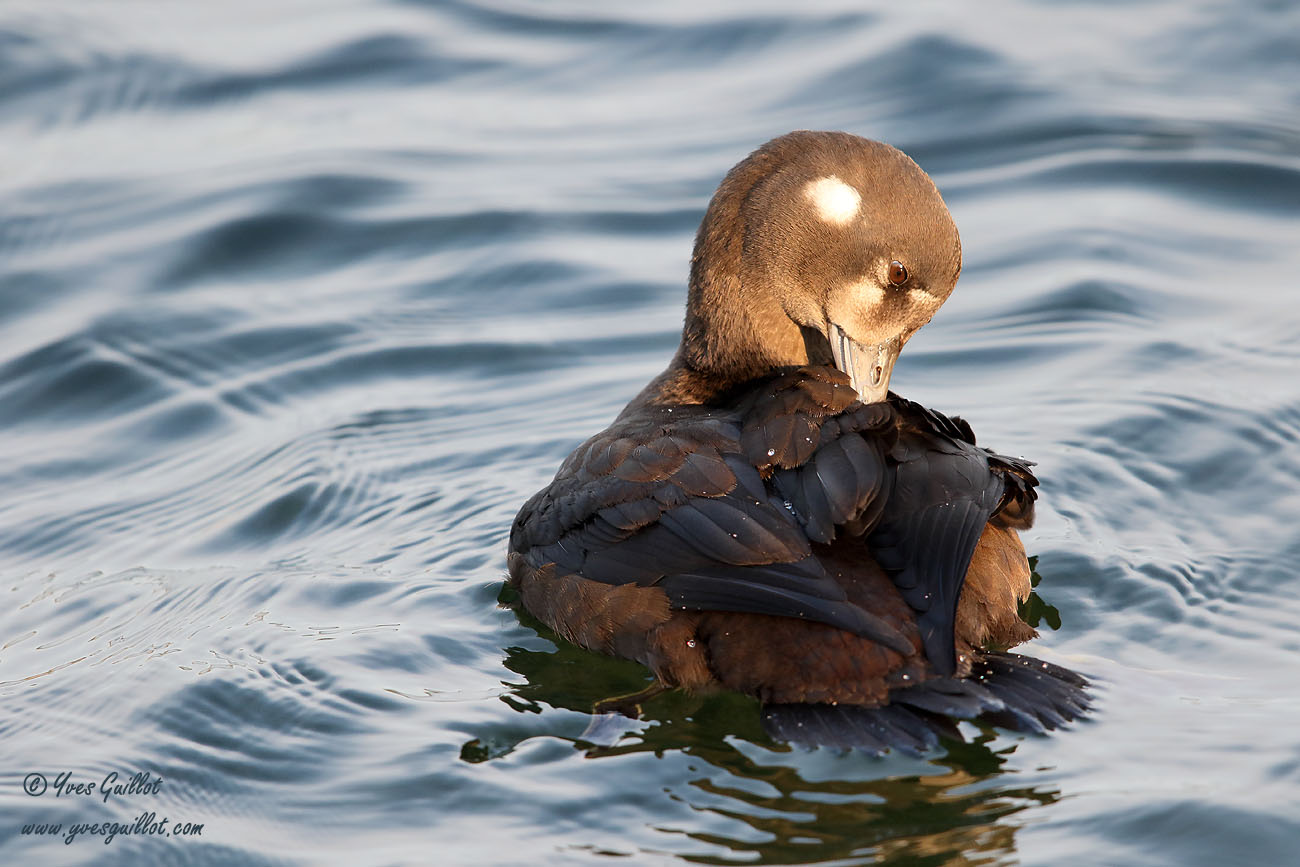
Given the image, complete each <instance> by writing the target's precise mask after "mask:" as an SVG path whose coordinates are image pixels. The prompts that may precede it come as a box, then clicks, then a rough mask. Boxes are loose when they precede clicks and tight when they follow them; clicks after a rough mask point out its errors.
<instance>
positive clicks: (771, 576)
mask: <svg viewBox="0 0 1300 867" xmlns="http://www.w3.org/2000/svg"><path fill="white" fill-rule="evenodd" d="M847 382H848V380H847V378H845V377H843V376H842V375H841V374H839V373H838V372H836V371H834V370H833V369H822V368H817V369H812V370H811V371H801V372H799V373H798V374H790V375H787V376H785V377H780V378H778V379H777V380H776V381H773V382H769V383H766V384H764V385H762V386H759V387H757V388H756V389H754V390H753V391H752V392H751V393H750V394H749V395H748V396H747V397H746V398H745V399H742V400H741V401H739V402H738V403H737V404H736V405H735V406H734V407H733V408H729V409H717V408H704V407H687V406H677V407H672V408H671V410H669V409H668V408H663V407H645V408H641V409H640V410H637V411H635V412H633V413H630V414H625V415H624V417H621V418H620V419H619V420H618V421H616V422H615V424H614V425H613V426H611V427H610V428H609V429H607V430H606V431H604V432H603V433H601V434H598V435H597V436H595V437H593V438H592V439H590V440H588V441H587V442H586V443H584V444H583V445H581V446H579V447H578V449H577V450H575V451H574V453H573V454H572V455H571V456H570V457H569V459H568V460H567V461H565V463H564V465H563V466H561V468H560V471H559V473H558V474H557V475H556V478H555V481H554V482H552V484H551V485H550V486H549V487H548V488H546V489H545V490H543V491H541V492H540V493H539V494H537V495H536V496H534V497H533V498H532V499H531V500H530V501H529V502H528V503H526V504H525V506H524V508H523V509H522V510H521V512H520V514H519V517H518V518H516V521H515V525H514V528H513V530H512V533H511V550H512V551H516V552H519V553H520V554H521V555H522V556H523V557H524V559H525V561H526V562H527V563H528V564H529V565H530V566H532V567H533V568H534V569H539V568H541V567H543V566H545V565H547V564H550V563H554V564H555V566H556V569H557V571H558V572H559V573H561V574H563V573H568V574H577V575H581V576H582V577H583V578H586V579H589V580H592V581H599V582H603V583H606V584H627V583H635V584H640V585H643V586H655V587H659V588H660V589H662V590H663V591H664V592H665V593H666V594H667V596H668V598H669V601H670V603H671V604H673V605H674V606H676V607H678V608H682V609H692V610H710V611H737V612H749V613H758V614H774V615H779V616H784V617H799V618H805V619H809V620H816V621H820V622H822V623H827V624H830V625H832V626H836V627H839V628H842V629H847V630H850V631H852V632H854V633H857V634H859V635H863V636H865V637H868V638H871V639H873V640H876V641H879V642H880V643H882V644H884V645H886V646H888V647H891V648H893V649H895V650H897V651H898V652H899V653H903V654H909V655H910V654H911V653H914V652H915V648H914V646H913V644H912V641H910V640H909V639H908V638H906V637H905V636H904V635H903V634H902V633H901V632H899V630H898V629H897V628H896V627H894V626H893V625H891V624H889V623H888V622H886V621H885V620H883V619H882V618H880V617H877V616H876V615H874V614H872V613H870V612H868V611H866V610H864V609H863V608H861V607H859V606H857V605H855V604H853V603H851V602H849V601H848V600H847V597H846V594H845V592H844V589H843V588H842V587H841V586H840V585H839V584H838V583H837V582H836V581H835V579H834V578H832V577H831V576H830V575H829V574H827V572H826V570H825V569H824V568H823V567H822V565H821V563H820V561H819V560H818V558H817V557H816V556H815V555H814V554H813V551H812V542H813V541H819V540H821V539H823V538H827V537H826V536H825V534H816V535H810V534H809V532H808V531H807V529H806V526H805V521H804V520H803V518H802V516H801V513H800V512H799V511H798V510H797V508H796V507H795V506H794V505H793V502H792V501H791V500H790V499H788V498H787V496H785V495H784V494H783V493H782V492H781V490H780V489H779V488H778V487H777V486H776V485H775V484H774V482H773V481H772V476H773V475H774V474H775V473H777V472H780V471H782V470H789V469H793V468H794V467H796V466H798V465H807V469H808V472H809V473H811V474H812V475H813V476H816V474H817V473H818V471H820V472H821V473H822V475H824V476H825V478H826V480H827V483H826V484H825V485H824V486H819V485H818V484H814V483H809V484H808V485H807V486H806V494H805V493H804V492H803V489H801V492H800V493H791V494H790V496H792V497H795V499H798V500H800V502H802V498H803V497H805V496H818V495H819V494H820V496H819V499H818V500H817V502H818V504H819V505H820V504H821V503H823V502H825V503H826V508H827V509H828V510H829V512H827V514H828V515H830V516H831V517H830V518H829V519H828V520H836V519H841V518H848V517H851V516H852V515H854V514H856V513H857V512H860V511H861V509H859V508H857V505H858V504H860V503H863V502H867V501H870V500H871V499H872V498H873V497H874V496H877V495H878V494H879V492H880V491H881V490H883V484H884V481H885V479H884V476H883V474H882V472H881V471H882V470H883V467H884V458H883V453H880V452H879V447H877V448H876V449H875V453H874V454H873V453H872V449H871V448H868V447H866V446H865V442H866V441H865V440H864V439H863V438H861V437H858V438H857V439H858V440H859V441H860V445H859V446H856V447H855V446H852V445H850V446H849V447H848V451H847V452H846V451H845V450H844V448H843V447H840V448H832V449H831V450H830V451H826V452H825V456H824V457H822V456H820V455H821V454H822V451H823V450H825V449H827V448H828V447H831V446H833V444H834V443H835V442H836V441H837V440H840V439H843V438H844V437H843V434H844V431H845V430H852V429H853V428H854V426H855V425H857V426H862V425H864V424H866V423H867V422H868V421H870V420H871V419H873V418H875V416H877V415H879V414H880V411H879V410H872V411H864V412H863V413H862V418H861V419H858V420H856V421H855V420H852V419H850V420H848V421H847V422H846V421H844V420H843V419H841V418H840V416H841V415H842V414H843V412H844V410H845V409H847V408H848V407H849V406H850V405H852V404H853V403H854V401H855V400H856V395H855V393H854V392H853V390H852V389H851V388H849V387H848V385H847ZM858 406H859V408H861V405H860V404H859V405H858ZM887 416H888V412H886V415H885V417H887ZM859 471H860V472H859ZM822 487H824V488H825V490H821V488H822ZM820 517H821V515H820V513H819V518H820Z"/></svg>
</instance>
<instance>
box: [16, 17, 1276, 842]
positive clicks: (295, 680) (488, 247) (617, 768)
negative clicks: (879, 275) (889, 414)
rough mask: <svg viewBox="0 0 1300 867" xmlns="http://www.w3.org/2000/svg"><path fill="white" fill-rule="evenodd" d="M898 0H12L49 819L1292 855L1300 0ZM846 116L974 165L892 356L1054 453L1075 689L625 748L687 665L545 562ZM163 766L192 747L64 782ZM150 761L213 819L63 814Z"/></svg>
mask: <svg viewBox="0 0 1300 867" xmlns="http://www.w3.org/2000/svg"><path fill="white" fill-rule="evenodd" d="M895 6H899V7H901V6H902V4H890V6H889V7H885V8H880V9H877V10H874V11H870V12H863V11H861V5H860V4H855V3H849V2H845V3H842V4H838V5H837V4H835V3H823V4H818V5H815V6H814V7H812V8H810V9H808V10H807V11H802V12H792V11H790V9H789V8H788V4H783V3H775V2H772V3H746V4H734V5H713V4H699V3H679V2H671V3H661V4H641V5H638V6H626V5H622V6H610V5H608V4H601V3H594V2H587V3H577V2H560V3H551V4H546V5H544V6H543V5H534V4H526V3H523V2H514V0H488V2H483V3H470V2H427V3H420V2H407V3H398V2H389V3H380V2H361V0H335V2H329V3H322V2H318V0H311V2H298V3H293V2H280V3H270V4H268V3H254V2H244V0H240V2H227V3H219V4H218V3H202V4H199V3H177V4H154V3H146V2H118V3H112V4H106V3H98V4H87V3H71V2H26V3H24V2H18V3H13V2H11V3H8V4H5V5H4V7H3V8H2V9H0V166H3V167H4V168H3V171H0V491H3V496H2V497H0V591H3V594H4V596H5V597H6V598H7V600H8V602H7V604H5V605H4V606H3V610H0V696H2V698H3V710H0V851H2V852H3V860H4V861H5V862H6V863H28V862H35V863H44V864H53V863H69V864H72V863H87V864H88V863H95V864H99V863H122V864H144V863H169V864H171V863H187V864H227V863H249V864H312V865H315V864H399V863H465V864H471V863H555V864H570V863H606V862H609V861H610V859H611V858H612V857H613V856H616V855H622V856H630V857H629V858H625V859H624V861H625V862H630V863H647V862H648V863H672V862H677V861H690V862H700V863H712V864H732V863H736V864H742V863H743V864H749V863H817V864H850V863H888V864H908V865H939V864H980V865H985V864H1008V863H1016V862H1019V863H1024V864H1051V865H1059V864H1169V865H1220V864H1234V865H1276V864H1282V863H1289V862H1291V861H1292V860H1293V859H1294V857H1295V856H1294V852H1295V850H1296V847H1297V845H1300V818H1297V817H1298V816H1300V811H1298V810H1297V808H1298V807H1300V729H1297V727H1296V726H1295V724H1294V721H1295V719H1296V717H1297V715H1300V695H1298V694H1297V688H1296V686H1297V684H1298V683H1300V656H1297V651H1298V650H1300V638H1298V633H1297V629H1296V624H1297V623H1300V580H1297V578H1296V575H1295V573H1294V565H1293V564H1294V563H1296V562H1297V560H1300V534H1298V533H1297V531H1296V518H1297V515H1298V514H1300V448H1298V447H1297V445H1298V444H1297V440H1298V439H1300V388H1298V387H1297V384H1296V383H1297V382H1298V381H1300V379H1298V378H1297V372H1298V371H1300V339H1298V336H1300V316H1298V315H1297V313H1296V310H1297V307H1296V305H1295V302H1294V298H1293V296H1294V292H1295V289H1296V274H1297V273H1300V243H1298V242H1300V53H1297V52H1296V51H1295V43H1294V34H1295V33H1296V32H1297V30H1298V29H1300V7H1295V6H1292V5H1289V4H1280V3H1270V2H1263V0H1260V2H1253V3H1226V2H1220V3H1211V2H1201V3H1182V2H1172V0H1169V2H1151V3H1143V4H1110V3H1104V2H1076V3H1070V4H1045V3H1044V4H1037V3H1030V2H998V3H989V4H980V6H979V8H978V9H976V8H975V7H970V8H965V7H951V6H939V5H933V4H929V3H920V4H908V5H907V7H906V9H903V8H893V7H895ZM801 127H810V128H832V129H847V130H850V131H853V132H858V133H862V134H867V135H871V136H874V137H878V138H882V139H884V140H887V141H890V142H892V143H894V144H896V145H898V146H900V147H902V148H904V149H905V150H907V151H908V152H909V153H911V154H912V155H913V156H914V157H915V158H916V159H917V160H918V161H919V162H920V163H921V165H922V166H923V167H924V168H926V169H927V170H928V171H929V172H930V173H931V174H932V175H933V176H934V178H935V179H936V181H937V182H938V184H939V186H940V187H941V189H942V190H943V191H944V194H945V196H946V198H947V200H948V202H949V205H950V207H951V209H952V211H953V214H954V217H955V219H956V221H957V224H958V226H959V227H960V229H961V232H962V236H963V240H964V247H965V253H966V268H965V273H964V274H963V276H962V280H961V283H960V284H959V286H958V289H957V292H956V294H955V295H954V296H953V298H952V299H951V300H950V301H949V303H948V305H947V306H946V307H945V309H944V310H943V311H941V313H940V314H939V316H938V317H937V318H936V319H935V321H934V322H933V323H931V324H930V325H929V326H928V327H927V328H926V329H924V330H923V331H922V332H921V333H920V335H919V336H918V337H917V338H916V339H915V340H914V341H913V343H912V344H911V345H909V347H908V349H907V351H906V352H905V353H904V354H903V357H902V360H901V361H900V363H899V367H898V369H897V371H896V374H895V380H894V382H895V387H896V388H897V389H898V390H899V391H901V392H902V393H904V394H906V395H907V396H909V397H912V398H914V399H917V400H920V401H922V402H924V403H926V404H928V405H931V406H934V407H936V408H938V409H942V410H945V411H948V412H954V413H960V414H961V415H963V416H965V417H967V418H968V419H969V420H970V421H971V422H972V424H973V425H974V428H975V430H976V431H977V432H978V434H979V436H980V438H981V442H983V443H986V444H990V445H993V446H995V447H997V448H999V449H1002V450H1005V451H1009V452H1011V453H1013V454H1024V455H1026V456H1028V457H1030V458H1032V459H1035V460H1037V461H1038V462H1039V470H1040V471H1041V472H1040V473H1039V475H1040V476H1041V478H1042V479H1043V490H1042V492H1043V498H1042V500H1041V501H1040V509H1039V516H1040V518H1039V524H1038V526H1037V528H1036V529H1035V530H1034V531H1033V532H1032V533H1030V534H1028V535H1027V537H1026V541H1027V544H1028V547H1029V549H1030V552H1031V553H1033V554H1035V555H1036V556H1037V557H1038V571H1039V572H1040V573H1041V575H1042V576H1043V581H1042V584H1041V585H1040V587H1039V591H1040V593H1041V594H1042V595H1043V597H1044V599H1045V600H1046V601H1047V602H1048V603H1050V604H1051V605H1054V606H1055V607H1056V608H1057V609H1058V610H1059V611H1060V614H1061V627H1060V629H1059V630H1055V631H1053V630H1050V629H1046V628H1045V629H1044V633H1045V634H1044V636H1043V638H1042V639H1041V640H1040V641H1039V642H1038V643H1037V647H1036V650H1035V652H1036V653H1038V654H1040V655H1042V656H1043V657H1044V658H1047V659H1051V660H1053V661H1056V662H1061V663H1064V664H1066V665H1069V666H1071V667H1075V668H1078V669H1080V670H1083V671H1087V672H1089V673H1091V674H1092V675H1094V676H1095V677H1096V678H1098V680H1099V681H1100V683H1101V687H1100V689H1099V692H1098V707H1097V713H1096V715H1095V717H1094V718H1093V719H1091V720H1089V721H1087V722H1085V723H1082V724H1079V725H1076V726H1075V727H1074V728H1073V729H1071V730H1070V731H1067V732H1064V733H1061V734H1058V735H1055V736H1053V737H1050V738H1032V737H1029V738H1026V737H1021V736H1015V735H1010V734H1006V733H996V732H981V731H979V730H977V729H974V728H969V727H968V728H967V733H968V735H969V736H970V738H971V741H972V742H971V743H969V744H967V745H963V746H953V747H952V748H951V749H949V750H946V751H945V752H944V753H943V754H941V755H939V756H931V757H928V758H925V759H913V758H907V757H898V756H892V757H888V758H886V759H883V760H877V759H873V758H869V757H865V756H858V755H847V756H846V755H838V754H834V753H830V752H827V751H818V752H803V751H798V750H794V751H791V750H789V749H787V748H785V747H783V746H781V745H779V744H774V743H772V742H770V741H768V740H767V739H766V738H764V737H763V735H762V733H761V731H760V729H759V725H758V721H757V714H756V710H755V706H754V705H753V704H752V703H751V702H749V701H747V700H744V699H740V698H738V697H728V696H721V697H711V698H699V697H691V696H684V695H669V696H665V697H663V698H661V699H658V700H656V701H654V702H651V703H650V704H649V705H647V708H646V718H645V719H644V720H643V721H641V722H638V723H632V724H629V726H628V729H627V731H625V732H624V733H623V735H622V737H621V739H620V740H618V741H617V742H616V743H614V744H613V745H612V746H606V747H598V746H593V745H591V744H588V743H585V742H578V741H579V739H580V737H581V735H582V734H583V731H584V729H585V728H586V725H587V723H588V719H589V718H588V716H587V715H586V710H587V709H589V708H590V706H591V703H592V702H593V701H595V700H598V699H601V698H606V697H609V696H611V695H616V694H619V693H620V692H626V691H631V690H633V689H636V688H638V687H639V686H640V685H641V684H642V683H643V672H642V670H641V669H639V668H638V667H637V666H635V665H630V664H626V663H621V662H618V661H614V660H604V659H600V658H597V657H594V656H591V655H588V654H584V653H580V652H578V651H576V650H574V649H572V648H570V647H557V646H556V645H555V644H553V643H552V642H551V641H550V640H548V638H547V637H545V636H544V635H543V634H539V632H538V631H537V630H536V629H535V628H534V625H533V624H532V623H531V622H521V621H520V620H519V619H518V618H517V617H516V616H515V615H514V614H513V613H512V612H510V611H507V610H502V609H500V608H498V607H497V605H496V600H497V596H498V593H499V591H500V588H501V583H502V579H503V576H504V547H505V539H506V534H507V530H508V527H509V523H510V519H511V518H512V517H513V514H514V512H515V510H516V509H517V508H518V506H519V504H520V503H521V502H522V501H523V500H524V499H525V498H526V497H527V496H528V495H529V494H531V493H532V492H533V491H534V490H536V489H537V488H539V487H540V486H541V485H543V484H544V483H545V482H546V481H547V480H548V479H549V477H550V475H551V474H552V473H553V472H554V470H555V467H556V465H557V464H558V463H559V461H560V460H561V459H562V457H563V456H564V455H565V454H567V452H568V451H569V450H570V449H571V448H572V447H573V445H574V444H576V443H577V442H578V441H580V440H581V439H583V438H585V437H586V436H587V435H588V434H590V433H592V432H594V431H595V430H597V429H599V428H600V427H602V426H603V425H604V424H606V423H607V422H608V421H609V420H610V419H611V418H612V416H613V415H614V414H615V413H616V412H617V410H618V409H619V408H620V407H621V406H622V404H623V403H624V402H625V401H626V400H627V399H628V398H629V397H630V396H631V395H632V394H634V393H635V392H636V391H637V390H638V389H639V388H640V386H641V385H642V384H643V383H644V382H645V380H646V379H648V378H649V377H650V376H651V375H653V374H654V373H655V372H657V371H658V370H659V369H660V368H661V367H662V366H663V364H664V363H665V362H666V360H667V358H668V356H669V355H670V353H671V351H672V349H673V347H674V346H675V343H676V338H677V331H678V329H679V327H680V322H681V313H682V304H683V299H684V281H685V275H686V269H687V262H688V257H689V252H690V243H691V238H692V233H693V231H694V229H695V226H696V224H697V222H698V220H699V217H700V216H701V213H702V211H703V208H704V205H705V203H706V202H707V199H708V196H709V195H710V194H711V192H712V189H713V187H714V185H715V184H716V183H717V181H718V179H719V178H720V177H721V175H722V173H723V172H724V171H725V170H726V169H727V168H728V167H729V166H731V165H732V164H733V163H734V162H736V161H737V160H738V159H740V158H741V157H742V156H744V155H745V154H746V153H748V152H749V151H750V150H751V149H752V148H754V147H755V146H757V145H758V144H760V143H761V142H762V141H764V140H766V139H767V138H769V137H771V136H773V135H776V134H779V133H781V132H785V131H787V130H789V129H794V128H801ZM113 771H116V772H118V773H119V774H120V775H121V779H122V780H126V779H128V778H129V776H130V775H131V774H134V773H146V772H147V773H149V774H151V775H152V776H151V778H152V779H157V778H159V777H161V778H162V780H163V784H162V786H161V787H159V788H158V791H156V792H154V793H140V792H135V793H131V794H122V795H119V796H113V797H110V798H109V800H108V801H107V802H105V801H103V800H102V798H101V796H98V795H96V796H95V797H87V796H84V795H76V794H67V795H65V796H57V797H56V795H55V790H54V785H55V781H56V778H57V774H59V773H60V772H69V773H70V774H71V775H72V776H71V779H72V780H73V781H74V782H98V781H102V779H103V777H104V776H105V775H106V774H108V773H110V772H113ZM34 773H40V774H44V775H47V778H48V785H49V786H50V788H49V790H48V791H47V792H46V793H45V794H44V795H42V796H40V797H33V796H30V795H28V794H25V793H24V789H23V786H24V781H25V780H26V779H27V777H28V775H29V774H34ZM149 811H152V812H154V813H155V815H156V819H161V818H163V817H167V818H168V820H169V822H170V825H169V826H168V829H169V830H170V828H172V827H175V826H176V825H179V824H181V823H195V824H201V825H202V826H203V827H202V829H201V831H200V832H199V833H197V834H190V835H188V836H185V837H174V836H168V837H165V838H159V837H149V836H131V835H123V836H118V837H117V838H116V839H114V840H113V841H112V842H111V843H108V844H107V845H106V844H105V843H104V837H103V835H102V834H101V835H99V836H96V835H95V834H94V833H92V832H89V831H86V832H83V833H81V834H80V835H79V836H78V837H76V838H74V839H73V841H72V842H71V843H69V844H65V843H64V842H63V841H62V839H60V838H59V837H37V836H34V835H33V834H32V833H28V834H24V833H22V829H23V827H24V826H25V825H35V824H40V823H50V824H54V823H59V824H62V825H64V826H65V827H64V829H63V831H64V833H65V834H66V833H67V832H68V829H69V827H70V826H71V825H72V824H74V823H82V822H84V823H92V822H114V821H115V822H125V823H130V822H132V821H134V819H135V818H136V817H137V816H139V815H140V814H141V813H145V812H149ZM190 830H192V829H190Z"/></svg>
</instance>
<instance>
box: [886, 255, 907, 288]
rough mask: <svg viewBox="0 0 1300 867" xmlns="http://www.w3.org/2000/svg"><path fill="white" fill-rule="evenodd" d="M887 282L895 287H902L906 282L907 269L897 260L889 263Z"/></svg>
mask: <svg viewBox="0 0 1300 867" xmlns="http://www.w3.org/2000/svg"><path fill="white" fill-rule="evenodd" d="M889 282H890V283H893V284H894V285H895V286H902V285H903V284H904V283H906V282H907V269H906V268H904V267H903V263H902V262H900V261H898V260H897V259H895V260H894V261H892V262H890V263H889Z"/></svg>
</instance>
